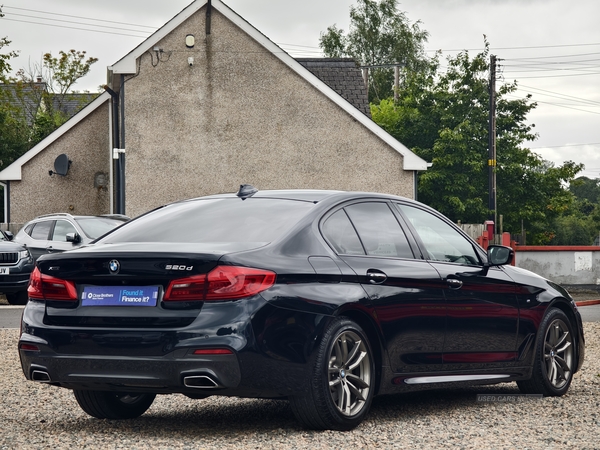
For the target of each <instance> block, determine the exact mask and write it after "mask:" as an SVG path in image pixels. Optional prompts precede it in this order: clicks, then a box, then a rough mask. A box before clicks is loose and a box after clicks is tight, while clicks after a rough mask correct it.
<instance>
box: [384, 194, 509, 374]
mask: <svg viewBox="0 0 600 450" xmlns="http://www.w3.org/2000/svg"><path fill="white" fill-rule="evenodd" d="M396 205H397V207H398V209H399V210H400V211H401V212H402V213H403V215H404V216H405V218H406V221H407V222H408V223H410V224H411V226H412V229H413V230H414V233H415V234H416V237H417V239H418V241H419V244H420V245H421V246H422V251H423V254H424V256H425V258H426V259H427V260H428V262H429V263H430V264H431V265H432V266H433V267H434V268H435V269H436V270H437V271H438V273H439V274H440V276H441V278H442V280H443V281H444V283H445V287H444V293H445V296H446V300H447V328H446V339H445V342H444V350H443V353H444V356H443V359H444V363H445V365H446V366H449V365H455V366H456V368H461V369H462V368H466V367H472V368H474V369H475V368H480V367H490V365H493V364H500V365H504V364H507V363H513V362H515V361H516V356H517V354H516V350H517V349H516V345H517V327H518V320H519V308H518V302H517V296H516V290H515V284H514V282H513V281H512V279H510V277H508V275H507V274H506V273H505V272H504V270H503V269H502V268H501V267H489V268H484V267H483V258H484V254H483V252H480V251H478V250H477V249H476V247H475V245H474V243H473V242H472V241H470V240H469V239H468V238H467V237H466V236H464V235H463V234H462V233H461V232H460V231H459V230H458V228H456V227H455V226H454V225H453V224H451V223H449V222H448V221H446V220H444V219H443V218H442V217H441V216H437V215H434V214H433V213H431V212H430V211H426V210H425V209H422V208H420V207H418V206H413V205H408V204H399V203H397V204H396ZM447 369H451V367H447Z"/></svg>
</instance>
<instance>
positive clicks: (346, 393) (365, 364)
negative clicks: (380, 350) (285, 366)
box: [290, 317, 376, 431]
mask: <svg viewBox="0 0 600 450" xmlns="http://www.w3.org/2000/svg"><path fill="white" fill-rule="evenodd" d="M375 379H376V376H375V362H374V358H373V351H372V349H371V345H370V343H369V340H368V338H367V336H366V334H365V333H364V331H363V330H362V329H361V327H360V326H359V325H358V324H356V323H355V322H353V321H352V320H350V319H347V318H345V317H340V318H338V319H335V320H334V321H333V322H332V323H331V324H330V325H329V327H328V328H327V329H326V331H325V333H324V336H323V340H322V341H321V344H320V346H319V348H318V350H317V358H316V364H315V367H314V368H313V373H312V376H311V379H310V382H309V385H308V389H307V392H306V393H305V394H304V395H299V396H294V397H291V398H290V404H291V406H292V410H293V411H294V415H295V416H296V418H297V419H298V420H299V421H300V422H302V423H303V424H304V425H305V426H307V427H308V428H312V429H316V430H326V429H331V430H342V431H345V430H351V429H352V428H354V427H356V426H357V425H358V424H359V423H360V422H361V421H362V420H363V419H364V417H365V416H366V414H367V412H368V411H369V408H370V407H371V402H372V400H373V395H374V390H375Z"/></svg>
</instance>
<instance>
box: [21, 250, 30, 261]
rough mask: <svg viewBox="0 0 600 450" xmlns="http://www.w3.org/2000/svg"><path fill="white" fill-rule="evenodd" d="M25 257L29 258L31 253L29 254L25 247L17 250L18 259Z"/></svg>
mask: <svg viewBox="0 0 600 450" xmlns="http://www.w3.org/2000/svg"><path fill="white" fill-rule="evenodd" d="M26 258H31V255H30V254H29V250H27V249H25V250H21V251H20V252H19V259H26Z"/></svg>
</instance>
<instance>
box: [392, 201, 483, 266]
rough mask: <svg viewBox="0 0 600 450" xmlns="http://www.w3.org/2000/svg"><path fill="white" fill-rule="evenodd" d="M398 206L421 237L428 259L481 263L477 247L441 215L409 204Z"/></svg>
mask: <svg viewBox="0 0 600 450" xmlns="http://www.w3.org/2000/svg"><path fill="white" fill-rule="evenodd" d="M396 206H397V207H398V208H399V209H400V210H401V211H402V212H403V213H404V215H405V216H406V217H407V218H408V220H409V221H410V223H411V224H412V226H413V227H414V229H415V230H416V232H417V234H418V235H419V237H420V238H421V241H422V242H423V245H424V246H425V250H426V251H427V255H426V259H429V260H432V261H443V262H452V263H458V264H469V265H480V264H481V262H480V260H479V257H478V256H477V253H476V251H475V248H474V247H473V245H472V244H471V242H469V240H468V239H466V238H465V237H464V236H463V235H462V234H460V233H459V232H458V231H457V230H455V229H454V228H453V227H452V226H450V225H449V224H448V223H446V222H444V221H443V220H442V219H440V218H439V217H436V216H435V215H433V214H431V213H429V212H427V211H424V210H422V209H420V208H415V207H412V206H407V205H400V204H396Z"/></svg>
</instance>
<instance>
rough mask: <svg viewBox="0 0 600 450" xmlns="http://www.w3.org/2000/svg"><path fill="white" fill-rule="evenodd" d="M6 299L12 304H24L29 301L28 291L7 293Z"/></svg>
mask: <svg viewBox="0 0 600 450" xmlns="http://www.w3.org/2000/svg"><path fill="white" fill-rule="evenodd" d="M6 300H7V301H8V303H10V304H11V305H24V304H26V303H27V291H21V292H15V293H12V294H6Z"/></svg>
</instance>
